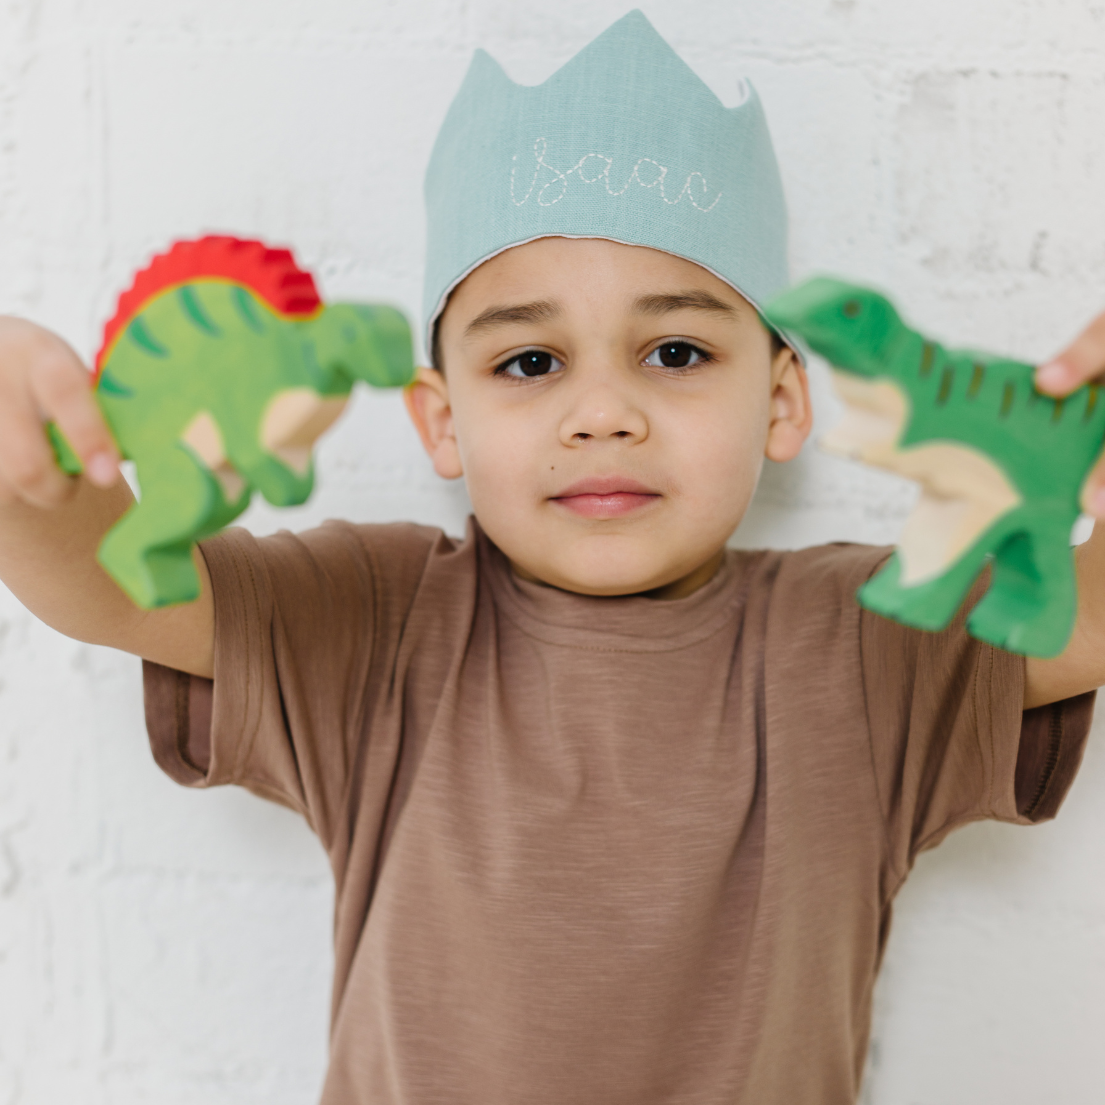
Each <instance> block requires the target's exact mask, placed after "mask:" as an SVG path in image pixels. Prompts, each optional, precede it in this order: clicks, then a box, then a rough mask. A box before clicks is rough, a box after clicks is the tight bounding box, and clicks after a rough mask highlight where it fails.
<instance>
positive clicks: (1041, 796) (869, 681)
mask: <svg viewBox="0 0 1105 1105" xmlns="http://www.w3.org/2000/svg"><path fill="white" fill-rule="evenodd" d="M885 555H886V554H885V553H883V555H882V556H875V557H872V558H871V559H870V561H869V563H868V565H867V567H866V571H865V572H864V573H863V574H862V576H860V577H859V578H857V579H856V580H854V581H853V582H854V583H855V584H856V585H857V586H858V584H859V583H862V582H863V579H864V578H866V577H868V576H870V575H871V574H873V572H874V571H875V570H876V569H877V568H878V567H880V566H881V564H882V562H883V560H884V559H885ZM985 585H986V581H985V580H982V581H980V583H979V584H978V585H977V586H976V588H975V589H974V591H973V592H972V594H971V595H970V596H969V598H968V599H967V601H966V602H965V603H964V604H963V607H962V609H961V610H960V612H959V614H958V615H957V616H956V618H955V619H954V621H953V622H952V624H951V625H949V626H948V628H947V629H945V630H943V631H941V632H938V633H928V632H922V631H920V630H915V629H909V628H906V627H904V626H901V625H898V624H897V623H895V622H892V621H890V620H889V619H887V618H883V617H880V616H878V615H876V614H873V613H871V612H870V611H867V610H863V611H861V613H860V618H859V631H860V652H861V664H862V670H863V681H864V700H865V703H866V708H867V721H868V729H869V732H870V738H871V746H872V760H873V763H874V767H875V775H876V783H877V785H878V789H879V798H880V802H881V804H882V806H883V814H884V816H885V818H886V824H887V835H888V841H889V847H890V851H891V860H892V863H893V865H894V866H895V868H896V869H897V870H898V872H899V874H903V875H904V873H905V872H906V871H908V869H909V866H910V865H911V864H912V862H913V859H914V857H915V856H916V854H917V853H918V852H920V851H922V850H924V849H926V848H931V847H933V846H934V845H936V844H938V843H939V842H940V841H941V840H943V839H944V837H945V836H947V834H948V833H949V832H950V831H951V830H952V829H954V828H956V827H957V826H959V825H963V824H966V823H967V822H970V821H977V820H982V819H987V818H989V819H994V820H998V821H1008V822H1014V823H1017V824H1034V823H1037V822H1040V821H1045V820H1048V819H1049V818H1052V817H1054V816H1055V814H1056V812H1057V811H1058V809H1059V806H1060V804H1061V802H1062V800H1063V798H1064V797H1065V796H1066V793H1067V790H1068V789H1069V787H1070V785H1071V782H1072V781H1073V779H1074V776H1075V773H1076V772H1077V770H1078V765H1079V763H1080V762H1081V758H1082V752H1083V749H1084V746H1085V742H1086V737H1087V735H1088V733H1089V727H1090V722H1091V720H1092V715H1093V704H1094V694H1093V693H1090V694H1084V695H1079V696H1078V697H1076V698H1071V699H1067V700H1066V701H1062V702H1055V703H1051V704H1050V705H1047V706H1041V707H1038V708H1036V709H1033V710H1027V711H1026V710H1023V709H1022V703H1023V701H1024V671H1025V661H1024V657H1023V656H1017V655H1014V654H1012V653H1009V652H1004V651H1002V650H1000V649H996V648H993V647H991V646H990V645H986V644H983V643H981V642H979V641H976V640H975V639H974V638H973V637H971V636H969V635H968V633H967V632H966V627H965V621H966V614H967V612H968V611H969V610H970V609H971V607H973V606H974V605H975V603H976V602H977V601H978V599H979V598H980V596H981V594H982V591H983V589H984V587H985Z"/></svg>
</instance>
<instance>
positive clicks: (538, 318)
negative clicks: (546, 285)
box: [464, 299, 563, 338]
mask: <svg viewBox="0 0 1105 1105" xmlns="http://www.w3.org/2000/svg"><path fill="white" fill-rule="evenodd" d="M562 310H563V308H561V306H560V304H559V303H556V302H555V301H553V300H548V299H540V300H537V301H535V302H533V303H515V304H511V305H509V306H505V307H488V308H487V310H486V311H481V312H480V313H479V314H478V315H476V317H475V318H474V319H472V321H471V322H470V323H469V324H468V325H467V326H466V327H465V328H464V336H465V337H466V338H467V337H470V336H471V335H472V334H477V333H479V332H480V331H481V330H490V329H492V328H493V327H496V326H505V325H507V324H508V323H511V322H545V321H547V320H548V319H550V318H555V317H556V316H557V315H559V314H560V313H561V312H562Z"/></svg>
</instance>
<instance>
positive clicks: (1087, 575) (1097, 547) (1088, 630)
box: [1024, 522, 1105, 710]
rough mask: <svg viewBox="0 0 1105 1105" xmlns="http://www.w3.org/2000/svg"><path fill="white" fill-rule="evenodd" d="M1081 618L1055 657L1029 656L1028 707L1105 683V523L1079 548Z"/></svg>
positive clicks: (1025, 694) (1076, 556)
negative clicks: (1065, 644)
mask: <svg viewBox="0 0 1105 1105" xmlns="http://www.w3.org/2000/svg"><path fill="white" fill-rule="evenodd" d="M1075 562H1076V565H1077V570H1078V618H1077V620H1076V621H1075V624H1074V632H1073V634H1071V639H1070V644H1068V645H1067V647H1066V649H1065V650H1064V652H1063V653H1062V655H1060V656H1057V657H1056V658H1055V659H1054V660H1039V659H1035V658H1033V657H1029V658H1028V660H1027V661H1026V666H1025V684H1024V707H1025V709H1026V710H1027V709H1031V708H1032V707H1033V706H1043V705H1045V704H1046V703H1048V702H1058V701H1061V700H1062V699H1064V698H1071V697H1073V696H1074V695H1079V694H1084V693H1085V692H1086V691H1092V690H1094V689H1095V688H1097V687H1100V686H1102V685H1103V684H1105V524H1103V523H1101V522H1098V523H1097V525H1096V526H1095V527H1094V531H1093V533H1092V534H1091V536H1090V539H1089V540H1088V541H1086V542H1085V543H1084V544H1082V545H1080V546H1079V547H1078V549H1077V550H1076V551H1075Z"/></svg>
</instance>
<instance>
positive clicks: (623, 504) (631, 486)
mask: <svg viewBox="0 0 1105 1105" xmlns="http://www.w3.org/2000/svg"><path fill="white" fill-rule="evenodd" d="M661 497H662V496H661V495H660V493H659V492H658V491H653V490H652V488H650V487H645V485H644V484H641V483H638V482H637V481H636V480H627V479H623V478H621V477H616V478H611V477H606V478H598V479H590V480H580V482H579V483H574V484H572V486H571V487H567V488H565V489H564V490H563V491H561V492H560V494H559V495H553V496H551V497H550V501H551V502H554V503H559V504H560V505H561V506H563V507H565V508H566V509H568V510H570V511H571V512H572V513H573V514H578V515H579V516H580V517H582V518H621V517H623V516H624V515H626V514H631V513H633V511H635V510H640V509H641V508H642V507H645V506H648V505H650V504H651V503H655V502H657V501H658V500H659V499H660V498H661Z"/></svg>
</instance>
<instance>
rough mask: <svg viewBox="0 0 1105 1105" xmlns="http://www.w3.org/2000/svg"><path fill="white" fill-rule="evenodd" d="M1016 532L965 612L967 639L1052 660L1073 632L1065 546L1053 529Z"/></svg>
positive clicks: (1070, 566) (1070, 562)
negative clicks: (978, 597) (975, 601)
mask: <svg viewBox="0 0 1105 1105" xmlns="http://www.w3.org/2000/svg"><path fill="white" fill-rule="evenodd" d="M1056 528H1057V529H1058V532H1060V533H1063V532H1064V530H1063V527H1061V526H1060V527H1054V528H1053V527H1048V530H1047V531H1046V532H1043V531H1042V529H1041V531H1035V532H1034V531H1031V530H1028V531H1022V532H1020V533H1016V534H1014V535H1013V536H1011V537H1009V538H1008V539H1007V540H1006V541H1005V542H1004V543H1003V544H1002V545H1001V547H1000V548H999V549H998V550H997V552H996V553H995V556H994V569H993V580H992V582H991V584H990V589H989V591H987V592H986V594H985V596H983V599H982V601H981V602H980V603H979V604H978V605H977V606H976V607H975V608H974V610H972V611H971V614H970V617H969V618H968V619H967V629H968V631H969V632H970V633H971V635H972V636H973V637H977V638H978V639H979V640H980V641H986V642H987V643H988V644H992V645H996V646H997V647H998V648H1003V649H1005V650H1007V651H1008V652H1019V653H1024V654H1026V655H1028V656H1039V657H1044V658H1047V657H1051V656H1058V655H1059V653H1060V652H1062V651H1063V649H1064V648H1065V647H1066V644H1067V641H1068V640H1069V639H1070V634H1071V630H1072V629H1073V628H1074V616H1075V612H1076V609H1077V602H1078V596H1077V591H1076V587H1075V577H1074V558H1073V556H1072V555H1071V549H1070V546H1069V544H1068V543H1067V542H1066V541H1065V540H1063V539H1062V538H1060V539H1059V540H1056V538H1055V536H1054V533H1055V529H1056Z"/></svg>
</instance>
